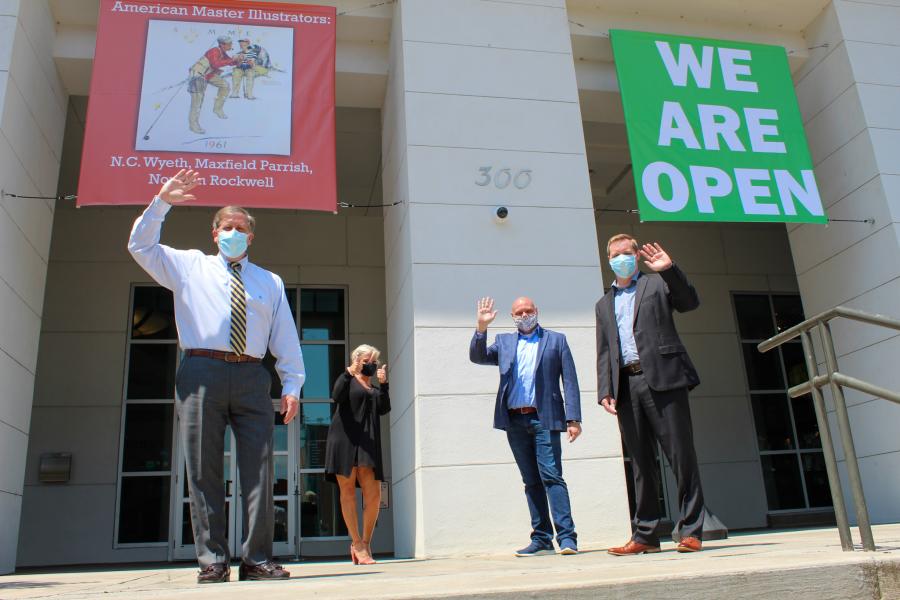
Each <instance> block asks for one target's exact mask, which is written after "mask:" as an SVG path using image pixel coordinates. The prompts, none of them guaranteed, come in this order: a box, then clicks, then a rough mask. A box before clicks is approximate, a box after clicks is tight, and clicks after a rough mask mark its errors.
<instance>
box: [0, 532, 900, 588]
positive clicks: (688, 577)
mask: <svg viewBox="0 0 900 600" xmlns="http://www.w3.org/2000/svg"><path fill="white" fill-rule="evenodd" d="M874 533H875V541H876V543H877V544H878V551H877V552H872V553H868V552H862V551H858V552H842V551H841V548H840V544H839V541H838V535H837V531H836V530H835V529H832V528H825V529H813V530H800V531H798V530H793V531H783V532H765V533H753V534H736V535H733V536H732V537H731V538H729V539H727V540H722V541H719V542H710V543H708V544H707V545H706V546H705V549H704V551H703V552H700V553H698V554H678V553H676V552H675V551H674V550H673V548H674V547H673V545H672V543H671V542H668V543H666V544H663V552H661V553H660V554H655V555H644V556H638V557H614V556H609V555H607V554H606V552H605V548H591V547H584V548H582V552H581V553H580V554H579V555H577V556H540V557H534V558H515V557H513V556H473V557H469V558H447V559H432V560H403V559H388V560H382V561H379V563H378V564H377V565H373V566H354V565H352V564H350V562H349V561H341V562H336V561H332V562H300V563H291V564H288V565H286V566H287V567H288V568H289V569H290V571H291V574H292V578H291V579H290V580H289V581H282V582H275V583H268V582H265V583H261V582H238V581H237V569H236V568H234V569H233V571H232V577H233V579H234V581H232V582H231V583H227V584H217V585H205V586H199V585H197V584H196V583H195V574H196V569H195V567H193V566H185V565H184V564H183V563H182V564H176V565H174V566H169V565H167V566H162V567H160V566H159V565H155V566H151V567H147V568H133V567H128V568H121V567H114V566H113V567H105V568H104V567H92V568H78V569H64V568H56V569H48V570H41V571H34V570H29V571H26V572H23V573H17V574H14V575H8V576H4V577H0V598H3V599H4V600H7V599H18V598H53V599H55V600H75V599H78V598H107V599H110V600H114V599H115V600H119V599H122V600H124V599H128V600H134V599H149V598H153V599H157V598H173V599H193V598H208V599H209V600H220V599H221V600H226V599H232V598H234V599H241V600H250V599H255V598H264V599H265V600H281V599H291V600H297V599H300V598H316V599H322V600H331V599H335V600H337V599H341V600H347V599H352V598H370V599H375V598H378V599H381V598H391V599H412V598H492V599H504V600H505V599H513V598H541V599H550V600H556V599H563V598H565V599H588V598H590V599H597V598H615V599H619V598H623V599H624V598H629V599H630V598H641V599H655V598H665V599H666V600H676V599H681V598H685V599H686V598H691V599H697V598H710V599H713V598H714V599H717V600H718V599H730V598H766V599H782V598H786V599H788V600H806V599H810V600H832V599H833V600H848V599H856V598H860V599H862V598H865V599H867V600H868V599H875V600H900V525H881V526H876V527H875V529H874ZM854 539H855V540H859V537H858V534H857V532H856V531H855V530H854Z"/></svg>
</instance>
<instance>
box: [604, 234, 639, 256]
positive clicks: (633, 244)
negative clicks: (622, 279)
mask: <svg viewBox="0 0 900 600" xmlns="http://www.w3.org/2000/svg"><path fill="white" fill-rule="evenodd" d="M622 240H629V241H630V242H631V249H632V250H634V251H635V252H637V251H638V243H637V240H636V239H634V238H633V237H631V236H630V235H628V234H627V233H617V234H616V235H614V236H612V237H611V238H609V241H608V242H606V255H607V256H609V247H610V246H612V245H613V244H615V243H616V242H621V241H622Z"/></svg>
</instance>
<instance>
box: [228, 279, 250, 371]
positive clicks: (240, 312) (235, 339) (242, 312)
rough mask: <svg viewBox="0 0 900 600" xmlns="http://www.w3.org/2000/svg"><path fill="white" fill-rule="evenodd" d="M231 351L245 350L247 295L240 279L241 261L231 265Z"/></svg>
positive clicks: (241, 352) (236, 352) (238, 352)
mask: <svg viewBox="0 0 900 600" xmlns="http://www.w3.org/2000/svg"><path fill="white" fill-rule="evenodd" d="M229 343H230V345H231V351H232V352H234V353H235V354H238V355H240V354H244V352H245V351H246V350H247V297H246V295H245V290H244V280H243V279H241V263H232V265H231V336H230V337H229Z"/></svg>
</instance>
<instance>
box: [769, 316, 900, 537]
mask: <svg viewBox="0 0 900 600" xmlns="http://www.w3.org/2000/svg"><path fill="white" fill-rule="evenodd" d="M838 317H842V318H845V319H850V320H853V321H857V322H860V323H868V324H871V325H878V326H880V327H886V328H889V329H895V330H897V331H900V320H898V319H893V318H891V317H886V316H884V315H877V314H872V313H867V312H864V311H861V310H856V309H855V308H847V307H845V306H837V307H835V308H832V309H831V310H826V311H825V312H823V313H820V314H818V315H816V316H814V317H812V318H810V319H806V320H805V321H803V322H802V323H800V324H798V325H794V326H793V327H791V328H790V329H787V330H785V331H782V332H781V333H779V334H778V335H775V336H773V337H771V338H769V339H767V340H766V341H764V342H761V343H760V344H759V345H758V346H757V349H758V350H759V351H760V352H768V351H769V350H772V349H773V348H777V347H778V346H780V345H782V344H784V343H785V342H788V341H790V340H792V339H794V338H796V337H799V338H800V341H801V342H802V343H803V355H804V358H805V359H806V374H807V377H808V379H807V381H805V382H804V383H801V384H799V385H795V386H793V387H792V388H790V389H789V390H788V394H789V395H790V397H791V398H796V397H797V396H802V395H804V394H811V395H812V398H813V406H814V407H815V409H816V419H817V420H818V422H819V435H820V437H821V439H822V453H823V454H824V456H825V470H826V471H827V472H828V487H829V488H830V490H831V501H832V504H833V505H834V516H835V520H836V521H837V526H838V534H839V535H840V537H841V547H842V548H843V549H844V551H845V552H849V551H852V550H853V538H852V537H851V536H850V521H849V520H848V519H847V507H846V506H845V505H844V494H843V492H842V490H841V479H840V476H839V475H838V469H837V458H836V457H835V454H834V444H833V443H832V440H831V428H830V427H829V425H828V414H827V412H826V410H825V400H824V399H823V398H822V390H821V388H823V387H824V386H826V385H828V386H830V387H831V395H832V400H833V401H834V412H835V414H836V416H837V422H838V429H839V431H840V434H841V445H842V446H843V449H844V458H845V460H846V463H847V478H848V479H849V481H850V490H851V492H852V493H853V503H854V505H855V507H856V522H857V526H858V527H859V535H860V537H861V538H862V545H863V549H864V550H867V551H870V552H873V551H874V550H875V540H874V538H873V537H872V524H871V523H870V522H869V509H868V508H867V507H866V497H865V494H863V487H862V477H861V476H860V474H859V460H858V459H857V457H856V448H855V446H854V445H853V434H852V432H851V431H850V416H849V414H848V413H847V403H846V401H845V400H844V388H845V387H848V388H852V389H855V390H858V391H860V392H863V393H865V394H869V395H872V396H878V397H880V398H884V399H885V400H890V401H891V402H896V403H898V404H900V394H898V393H897V392H895V391H893V390H889V389H887V388H883V387H880V386H877V385H873V384H871V383H868V382H866V381H862V380H860V379H856V378H854V377H849V376H847V375H844V374H843V373H840V372H838V365H837V355H836V354H835V352H834V340H833V339H832V337H831V325H830V324H829V321H831V320H832V319H836V318H838ZM812 329H817V330H818V331H819V337H820V339H821V341H822V349H823V351H824V352H825V368H826V371H827V373H826V374H824V375H820V374H819V366H818V362H817V361H816V354H815V350H814V348H813V343H812V335H811V334H810V331H811V330H812Z"/></svg>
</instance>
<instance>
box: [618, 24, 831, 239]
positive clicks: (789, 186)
mask: <svg viewBox="0 0 900 600" xmlns="http://www.w3.org/2000/svg"><path fill="white" fill-rule="evenodd" d="M610 39H611V41H612V46H613V52H614V54H615V60H616V72H617V73H618V77H619V87H620V89H621V92H622V104H623V106H624V109H625V123H626V126H627V129H628V144H629V146H630V149H631V160H632V166H633V170H634V178H635V188H636V190H637V199H638V207H639V209H640V214H641V220H642V221H780V222H806V223H825V222H827V217H826V216H825V211H824V210H823V208H822V200H821V197H820V195H819V191H818V187H817V185H816V180H815V177H814V175H813V164H812V159H811V158H810V154H809V148H808V147H807V144H806V135H805V133H804V131H803V121H802V119H801V116H800V110H799V108H798V106H797V97H796V94H795V93H794V85H793V82H792V80H791V73H790V69H789V67H788V62H787V55H786V53H785V51H784V48H781V47H777V46H766V45H761V44H748V43H743V42H730V41H722V40H709V39H701V38H689V37H682V36H674V35H662V34H655V33H644V32H637V31H624V30H613V31H610Z"/></svg>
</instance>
